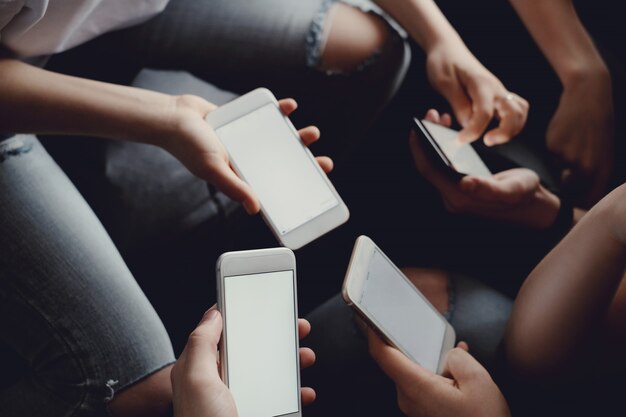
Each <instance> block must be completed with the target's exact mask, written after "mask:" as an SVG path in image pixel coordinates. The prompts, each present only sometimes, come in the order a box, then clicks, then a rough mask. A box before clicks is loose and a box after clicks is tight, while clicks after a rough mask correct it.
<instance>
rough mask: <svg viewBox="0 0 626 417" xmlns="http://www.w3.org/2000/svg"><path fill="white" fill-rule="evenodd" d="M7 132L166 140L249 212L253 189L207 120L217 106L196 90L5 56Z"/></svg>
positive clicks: (0, 120)
mask: <svg viewBox="0 0 626 417" xmlns="http://www.w3.org/2000/svg"><path fill="white" fill-rule="evenodd" d="M0 91H1V92H2V94H0V131H3V132H16V133H21V132H28V133H60V134H69V135H88V136H95V137H102V138H110V139H119V140H132V141H138V142H143V143H148V144H153V145H158V146H161V147H163V148H165V149H166V150H168V151H169V152H171V153H172V154H173V155H174V156H176V157H177V158H178V159H179V160H180V161H181V162H183V164H185V165H186V166H187V168H188V169H189V170H190V171H192V172H193V173H194V174H196V175H197V176H199V177H201V178H203V179H205V180H207V181H208V182H211V183H213V184H215V185H216V186H217V187H218V188H220V189H221V190H222V191H224V192H225V193H226V194H228V195H229V196H230V197H231V198H233V199H235V200H238V201H241V202H243V203H244V205H246V208H247V209H248V211H249V212H256V211H258V202H257V201H256V197H255V196H254V194H253V193H252V190H251V189H250V188H249V187H248V185H247V184H245V183H244V182H243V181H241V180H240V179H239V178H238V177H237V176H236V175H235V174H234V172H233V171H232V170H231V169H230V167H229V166H228V157H227V154H226V151H225V149H224V148H223V146H222V145H221V143H219V141H218V140H217V137H215V133H214V132H213V131H212V129H211V128H210V127H209V126H208V124H206V123H205V122H204V120H203V119H204V116H206V114H208V113H209V112H210V111H211V110H213V109H214V108H215V106H214V105H213V104H210V103H208V102H207V101H205V100H203V99H201V98H199V97H195V96H169V95H167V94H161V93H157V92H153V91H148V90H142V89H137V88H132V87H126V86H120V85H114V84H107V83H102V82H97V81H92V80H87V79H81V78H77V77H70V76H66V75H61V74H57V73H53V72H50V71H46V70H43V69H40V68H36V67H33V66H31V65H27V64H25V63H23V62H20V61H18V60H14V59H0Z"/></svg>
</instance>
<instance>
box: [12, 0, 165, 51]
mask: <svg viewBox="0 0 626 417" xmlns="http://www.w3.org/2000/svg"><path fill="white" fill-rule="evenodd" d="M167 2H168V0H0V43H2V44H4V45H5V46H7V47H8V48H9V49H11V50H12V51H13V52H15V53H16V54H18V55H19V56H20V57H31V56H38V55H47V54H51V53H55V52H61V51H65V50H67V49H69V48H72V47H73V46H76V45H78V44H80V43H83V42H86V41H88V40H90V39H93V38H95V37H96V36H98V35H100V34H102V33H105V32H108V31H111V30H115V29H121V28H124V27H128V26H132V25H134V24H137V23H141V22H142V21H145V20H147V19H149V18H150V17H152V16H154V15H155V14H157V13H159V12H160V11H162V10H163V9H164V8H165V5H166V4H167Z"/></svg>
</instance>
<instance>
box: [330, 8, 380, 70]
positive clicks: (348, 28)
mask: <svg viewBox="0 0 626 417" xmlns="http://www.w3.org/2000/svg"><path fill="white" fill-rule="evenodd" d="M390 35H391V34H390V31H389V27H388V26H387V24H386V23H385V22H384V21H383V20H382V19H381V18H380V17H378V16H376V15H375V14H372V13H364V12H362V11H360V10H358V9H355V8H354V7H351V6H348V5H345V4H342V3H337V4H335V5H334V6H333V7H332V8H331V9H330V11H329V12H328V16H327V18H326V22H325V26H324V39H325V42H324V45H323V46H322V49H321V53H320V63H319V65H320V68H321V69H323V70H330V71H352V70H355V69H357V68H358V67H359V65H361V64H362V63H363V62H364V61H366V60H367V59H368V58H369V57H371V56H372V55H373V54H375V53H376V52H378V51H380V50H381V49H382V48H383V46H384V44H385V42H386V41H387V39H388V38H389V36H390Z"/></svg>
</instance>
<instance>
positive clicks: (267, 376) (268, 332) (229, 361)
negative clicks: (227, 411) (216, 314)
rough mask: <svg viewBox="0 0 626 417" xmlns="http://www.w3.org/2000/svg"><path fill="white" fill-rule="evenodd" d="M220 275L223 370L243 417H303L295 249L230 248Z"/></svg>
mask: <svg viewBox="0 0 626 417" xmlns="http://www.w3.org/2000/svg"><path fill="white" fill-rule="evenodd" d="M217 276H218V286H217V292H218V309H219V310H220V312H221V313H222V317H223V320H224V331H223V335H222V340H221V346H220V366H221V373H222V379H223V380H224V383H225V384H226V385H227V386H228V387H229V389H230V391H231V393H232V395H233V397H234V399H235V403H236V405H237V410H238V412H239V417H276V416H288V417H300V416H301V414H302V413H301V403H300V366H299V365H300V363H299V360H300V359H299V347H298V321H297V302H296V264H295V257H294V254H293V252H292V251H291V250H289V249H287V248H272V249H259V250H249V251H239V252H227V253H225V254H223V255H222V256H220V258H219V259H218V262H217Z"/></svg>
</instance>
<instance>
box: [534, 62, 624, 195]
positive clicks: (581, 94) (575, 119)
mask: <svg viewBox="0 0 626 417" xmlns="http://www.w3.org/2000/svg"><path fill="white" fill-rule="evenodd" d="M546 138H547V145H548V149H550V151H552V152H553V153H554V154H556V156H557V158H558V159H559V160H560V161H561V162H562V164H563V166H564V170H563V175H562V180H563V182H564V185H565V186H566V188H568V189H571V190H574V191H577V194H580V196H581V200H582V201H581V203H583V204H584V206H587V207H589V206H591V205H593V204H594V203H596V202H597V201H598V200H599V199H600V198H602V197H603V196H604V194H605V193H606V189H607V185H608V182H609V178H610V175H611V171H612V169H613V150H614V146H615V145H614V142H615V132H614V115H613V97H612V92H611V79H610V75H608V74H607V75H606V76H604V77H600V76H588V77H583V78H582V79H577V82H572V83H569V84H566V85H565V88H564V90H563V94H562V95H561V99H560V102H559V106H558V108H557V110H556V112H555V114H554V116H553V117H552V120H551V121H550V124H549V126H548V131H547V134H546Z"/></svg>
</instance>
